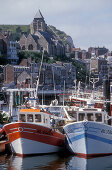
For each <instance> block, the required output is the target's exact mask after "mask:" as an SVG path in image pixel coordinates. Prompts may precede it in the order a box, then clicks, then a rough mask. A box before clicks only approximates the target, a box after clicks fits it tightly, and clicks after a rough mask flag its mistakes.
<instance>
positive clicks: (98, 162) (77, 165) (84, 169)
mask: <svg viewBox="0 0 112 170" xmlns="http://www.w3.org/2000/svg"><path fill="white" fill-rule="evenodd" d="M68 169H70V170H107V169H108V170H111V169H112V156H107V157H99V158H93V159H85V158H78V157H74V156H72V157H71V159H70V160H69V162H68Z"/></svg>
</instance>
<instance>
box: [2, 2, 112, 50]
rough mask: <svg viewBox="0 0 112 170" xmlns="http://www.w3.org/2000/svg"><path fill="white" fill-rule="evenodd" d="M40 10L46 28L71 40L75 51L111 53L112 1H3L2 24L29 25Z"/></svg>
mask: <svg viewBox="0 0 112 170" xmlns="http://www.w3.org/2000/svg"><path fill="white" fill-rule="evenodd" d="M39 9H40V11H41V13H42V15H43V16H44V19H45V22H46V23H47V25H53V26H55V27H56V28H57V29H59V30H61V31H64V32H65V33H66V34H67V35H69V36H71V37H72V39H73V42H74V46H75V47H76V48H78V47H80V48H81V49H86V50H87V49H88V48H89V47H90V46H92V47H98V46H99V47H106V48H108V49H109V50H111V51H112V0H0V24H10V25H13V24H17V25H18V24H20V25H28V24H30V23H31V22H32V21H33V18H34V16H35V14H36V13H37V11H38V10H39Z"/></svg>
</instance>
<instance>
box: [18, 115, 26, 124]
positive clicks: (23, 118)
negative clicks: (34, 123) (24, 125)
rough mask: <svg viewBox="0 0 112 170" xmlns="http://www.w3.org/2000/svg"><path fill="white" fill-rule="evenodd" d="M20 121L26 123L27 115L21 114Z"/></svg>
mask: <svg viewBox="0 0 112 170" xmlns="http://www.w3.org/2000/svg"><path fill="white" fill-rule="evenodd" d="M19 121H21V122H26V117H25V114H19Z"/></svg>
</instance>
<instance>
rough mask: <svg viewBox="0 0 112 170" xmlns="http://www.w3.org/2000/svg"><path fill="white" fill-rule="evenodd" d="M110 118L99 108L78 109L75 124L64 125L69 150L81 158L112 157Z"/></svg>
mask: <svg viewBox="0 0 112 170" xmlns="http://www.w3.org/2000/svg"><path fill="white" fill-rule="evenodd" d="M109 118H110V117H109V116H108V115H107V113H106V112H105V111H103V110H102V109H99V108H94V107H91V108H90V107H87V108H80V109H79V111H78V113H77V122H73V123H70V124H67V125H65V127H64V131H65V133H66V138H67V142H68V146H69V149H70V150H71V152H72V153H74V154H75V155H77V156H80V157H83V158H92V157H98V156H108V155H112V126H110V125H108V124H107V123H108V119H109Z"/></svg>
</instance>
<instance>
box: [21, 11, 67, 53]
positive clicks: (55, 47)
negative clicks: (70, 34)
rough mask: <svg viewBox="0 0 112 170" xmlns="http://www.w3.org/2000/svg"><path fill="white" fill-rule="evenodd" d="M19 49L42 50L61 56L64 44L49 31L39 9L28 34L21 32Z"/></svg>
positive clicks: (63, 51)
mask: <svg viewBox="0 0 112 170" xmlns="http://www.w3.org/2000/svg"><path fill="white" fill-rule="evenodd" d="M19 44H20V49H21V50H30V51H31V50H32V51H37V52H40V51H41V50H44V52H45V53H46V54H47V55H49V56H54V55H56V56H63V55H64V54H65V46H64V45H63V43H62V41H61V40H60V39H59V38H58V37H57V36H56V35H55V34H53V33H52V31H50V28H49V27H48V26H47V24H46V23H45V20H44V17H43V16H42V13H41V11H40V10H39V11H38V12H37V14H36V15H35V17H34V19H33V21H32V23H31V24H30V34H29V35H27V36H26V35H25V34H23V35H22V37H21V38H20V40H19Z"/></svg>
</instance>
